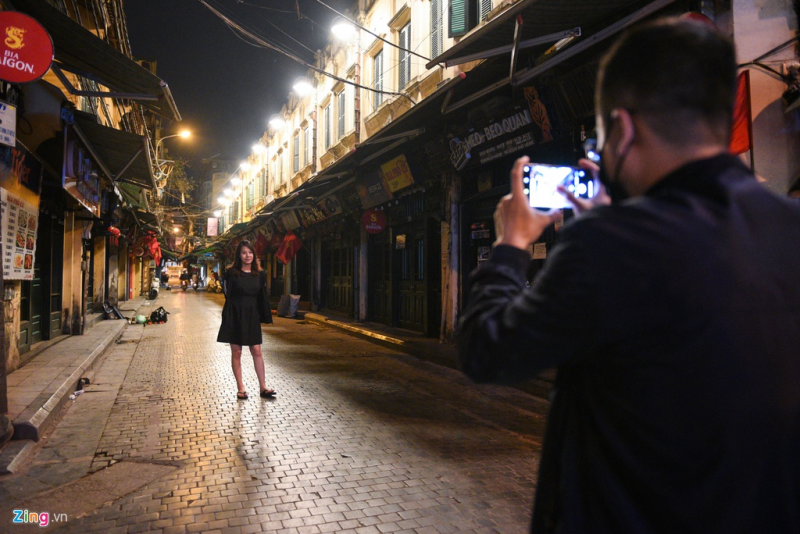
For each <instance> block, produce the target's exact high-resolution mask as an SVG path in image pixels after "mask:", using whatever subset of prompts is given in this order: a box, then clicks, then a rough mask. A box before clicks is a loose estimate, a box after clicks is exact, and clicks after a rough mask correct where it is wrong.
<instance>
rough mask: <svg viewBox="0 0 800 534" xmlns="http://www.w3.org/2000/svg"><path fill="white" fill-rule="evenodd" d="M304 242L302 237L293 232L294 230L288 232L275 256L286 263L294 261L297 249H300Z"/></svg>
mask: <svg viewBox="0 0 800 534" xmlns="http://www.w3.org/2000/svg"><path fill="white" fill-rule="evenodd" d="M302 246H303V244H302V243H301V242H300V239H299V238H298V237H297V236H296V235H294V233H292V231H291V230H290V231H288V232H286V235H285V236H284V238H283V242H282V243H281V246H280V247H279V248H278V252H276V253H275V257H276V258H278V259H279V260H281V261H282V262H283V263H284V265H285V264H287V263H289V262H290V261H292V258H294V256H295V254H297V251H298V250H300V247H302Z"/></svg>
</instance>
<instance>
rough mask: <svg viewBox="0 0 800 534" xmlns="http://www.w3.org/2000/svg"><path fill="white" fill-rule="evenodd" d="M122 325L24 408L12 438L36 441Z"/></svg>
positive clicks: (122, 321) (117, 333)
mask: <svg viewBox="0 0 800 534" xmlns="http://www.w3.org/2000/svg"><path fill="white" fill-rule="evenodd" d="M125 326H127V322H125V321H124V320H120V326H119V328H115V329H113V330H111V331H110V332H109V333H108V335H106V337H105V338H103V340H102V341H101V342H100V344H99V345H98V346H97V347H96V348H95V349H94V350H93V351H92V352H91V353H90V354H89V355H88V356H87V357H86V358H85V359H84V360H83V361H82V362H81V363H80V364H79V365H78V367H77V368H76V369H75V370H74V371H72V373H70V374H69V375H68V376H66V377H64V376H63V375H61V376H59V377H56V378H55V380H54V382H55V381H58V380H60V384H59V385H58V387H57V388H56V391H55V392H53V393H50V392H48V391H44V392H42V393H41V394H40V395H39V396H38V397H37V398H36V399H35V400H34V401H33V402H32V403H31V405H30V406H29V407H28V408H27V409H25V410H24V411H23V412H22V413H20V414H19V416H17V418H16V419H15V420H14V437H13V438H12V439H13V440H14V441H18V440H26V439H30V440H33V441H39V439H40V438H41V437H42V434H44V432H45V431H46V430H47V429H48V428H49V427H50V424H51V423H52V420H53V417H54V416H55V415H56V414H57V413H58V411H59V410H60V409H61V407H62V406H64V405H65V404H66V403H67V401H68V400H69V396H70V395H71V394H72V393H73V392H74V391H75V388H76V387H77V386H78V382H79V381H80V379H81V377H82V376H84V374H86V372H87V371H89V370H91V369H92V367H93V365H94V362H95V361H96V360H97V359H98V358H99V357H100V356H101V355H102V354H103V353H104V352H105V351H106V349H107V348H108V347H109V346H111V344H112V343H113V342H114V340H115V339H116V338H117V337H119V336H120V334H121V333H122V331H123V330H124V329H125ZM62 377H63V378H62Z"/></svg>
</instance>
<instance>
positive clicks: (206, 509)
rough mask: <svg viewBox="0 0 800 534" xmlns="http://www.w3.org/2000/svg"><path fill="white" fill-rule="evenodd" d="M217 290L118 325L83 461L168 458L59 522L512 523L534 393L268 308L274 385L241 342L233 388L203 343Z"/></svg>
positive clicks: (214, 315)
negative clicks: (112, 385)
mask: <svg viewBox="0 0 800 534" xmlns="http://www.w3.org/2000/svg"><path fill="white" fill-rule="evenodd" d="M222 303H223V297H222V296H221V295H212V294H207V293H195V292H193V291H189V292H186V293H184V292H179V291H174V290H173V291H171V292H166V291H162V292H161V296H160V297H159V298H158V299H157V300H156V301H154V303H153V305H154V306H158V305H163V306H164V307H165V308H166V309H167V310H168V311H170V316H169V321H168V323H167V324H163V325H150V326H147V327H144V328H143V327H141V326H138V325H135V326H134V325H132V326H129V327H127V328H128V332H127V334H126V338H127V339H131V331H132V330H133V329H139V330H140V331H141V337H140V338H138V341H137V337H138V335H137V336H134V338H133V339H132V342H134V343H136V345H137V347H136V349H135V353H133V357H132V359H130V360H129V361H130V364H129V367H128V369H127V374H126V375H125V378H124V382H123V383H122V388H121V389H120V391H119V393H118V395H117V397H116V401H115V402H114V404H113V407H112V408H111V412H110V416H109V417H108V420H107V422H106V425H105V428H104V430H103V432H102V438H101V439H100V443H99V448H98V449H97V451H96V452H95V454H94V459H93V460H92V462H91V469H90V471H97V470H99V469H102V468H104V467H107V466H109V465H112V464H115V463H116V462H120V461H121V462H126V461H140V462H142V461H156V462H170V463H174V464H175V465H177V466H178V468H177V469H176V470H174V471H173V472H172V473H171V474H169V475H166V476H164V477H162V478H160V479H157V480H156V481H154V482H152V483H150V484H148V485H146V486H144V487H142V488H141V489H139V490H137V491H135V492H134V493H132V494H129V495H127V496H125V497H123V498H121V499H119V500H116V501H114V502H112V503H108V504H106V505H105V506H103V507H101V508H99V509H98V510H96V511H95V512H94V513H92V514H90V515H87V516H85V517H82V518H77V519H74V520H72V518H70V520H71V521H70V523H68V524H67V525H65V526H63V527H62V528H61V529H60V530H58V531H59V532H103V533H108V534H112V533H126V532H127V533H132V532H141V531H157V532H163V533H165V534H172V533H182V532H236V533H238V532H241V533H246V532H298V533H316V532H359V533H373V532H374V533H378V532H416V533H435V532H502V533H515V532H516V533H521V532H525V531H527V529H528V526H529V521H530V512H531V504H532V501H533V494H534V490H535V477H536V472H537V466H538V463H537V462H538V455H539V450H540V440H541V435H542V430H543V426H544V420H545V418H544V416H543V413H544V411H543V410H544V406H543V405H544V403H543V402H542V401H540V400H538V399H535V398H534V397H529V396H527V395H525V394H522V393H520V392H517V391H515V390H509V389H506V388H499V387H493V386H475V385H473V384H470V383H469V381H468V380H467V379H465V378H464V377H463V376H462V375H460V374H459V373H458V372H457V371H454V370H452V369H447V368H444V367H440V366H437V365H433V364H430V363H425V362H423V361H420V360H417V359H416V358H413V357H410V356H407V355H404V354H401V353H398V352H394V351H392V350H390V349H386V348H382V347H379V346H377V345H375V344H372V343H370V342H367V341H364V340H361V339H358V338H355V337H352V336H350V335H347V334H344V333H341V332H339V331H335V330H333V329H330V328H327V327H324V326H318V325H313V324H307V323H305V322H303V321H296V320H292V319H282V318H276V323H275V324H274V325H271V326H268V327H264V345H263V349H264V357H265V361H266V366H267V385H268V386H269V387H272V388H274V389H276V390H277V392H278V395H277V398H275V399H273V400H264V399H261V398H260V397H259V396H258V382H257V380H256V376H255V372H254V369H253V365H252V359H251V358H250V355H249V352H248V350H247V349H246V348H245V349H244V354H243V355H242V367H243V371H244V377H245V384H246V386H247V389H248V392H249V394H250V398H249V399H248V400H244V401H240V400H237V399H236V398H235V393H236V386H235V381H234V379H233V373H232V371H231V368H230V349H229V347H228V346H227V345H223V344H218V343H216V341H215V339H216V334H217V328H218V325H219V318H220V313H221V307H222ZM134 333H135V332H134ZM126 346H128V345H127V344H119V345H116V346H115V347H114V348H112V349H111V350H110V353H109V354H112V355H113V352H114V351H119V350H122V348H123V347H126ZM128 347H129V346H128ZM129 350H130V349H129ZM109 354H107V355H106V361H109ZM93 386H95V385H94V384H93ZM89 391H90V389H89V388H87V393H88V392H89ZM520 399H521V400H522V402H520ZM80 400H81V398H79V399H78V401H76V404H75V405H74V406H72V408H70V410H76V409H77V408H78V404H77V403H78V402H80ZM51 512H52V513H57V512H58V510H51Z"/></svg>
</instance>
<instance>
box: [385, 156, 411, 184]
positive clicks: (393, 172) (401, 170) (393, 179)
mask: <svg viewBox="0 0 800 534" xmlns="http://www.w3.org/2000/svg"><path fill="white" fill-rule="evenodd" d="M381 172H383V177H384V179H385V180H386V185H388V186H389V191H391V192H392V193H395V192H397V191H400V190H401V189H403V188H405V187H408V186H409V185H413V184H414V177H413V176H412V175H411V169H409V168H408V161H406V156H405V155H404V154H400V155H399V156H397V157H396V158H394V159H393V160H391V161H389V162H387V163H384V164H383V165H381Z"/></svg>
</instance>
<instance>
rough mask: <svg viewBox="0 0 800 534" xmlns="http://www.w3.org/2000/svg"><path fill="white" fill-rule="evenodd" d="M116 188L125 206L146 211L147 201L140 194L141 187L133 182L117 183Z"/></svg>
mask: <svg viewBox="0 0 800 534" xmlns="http://www.w3.org/2000/svg"><path fill="white" fill-rule="evenodd" d="M117 190H118V191H119V194H120V195H122V200H123V202H124V203H125V206H126V207H132V208H136V209H140V210H144V211H147V202H146V201H145V199H144V195H143V194H142V188H141V187H139V186H138V185H134V184H126V183H122V182H120V183H118V184H117Z"/></svg>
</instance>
